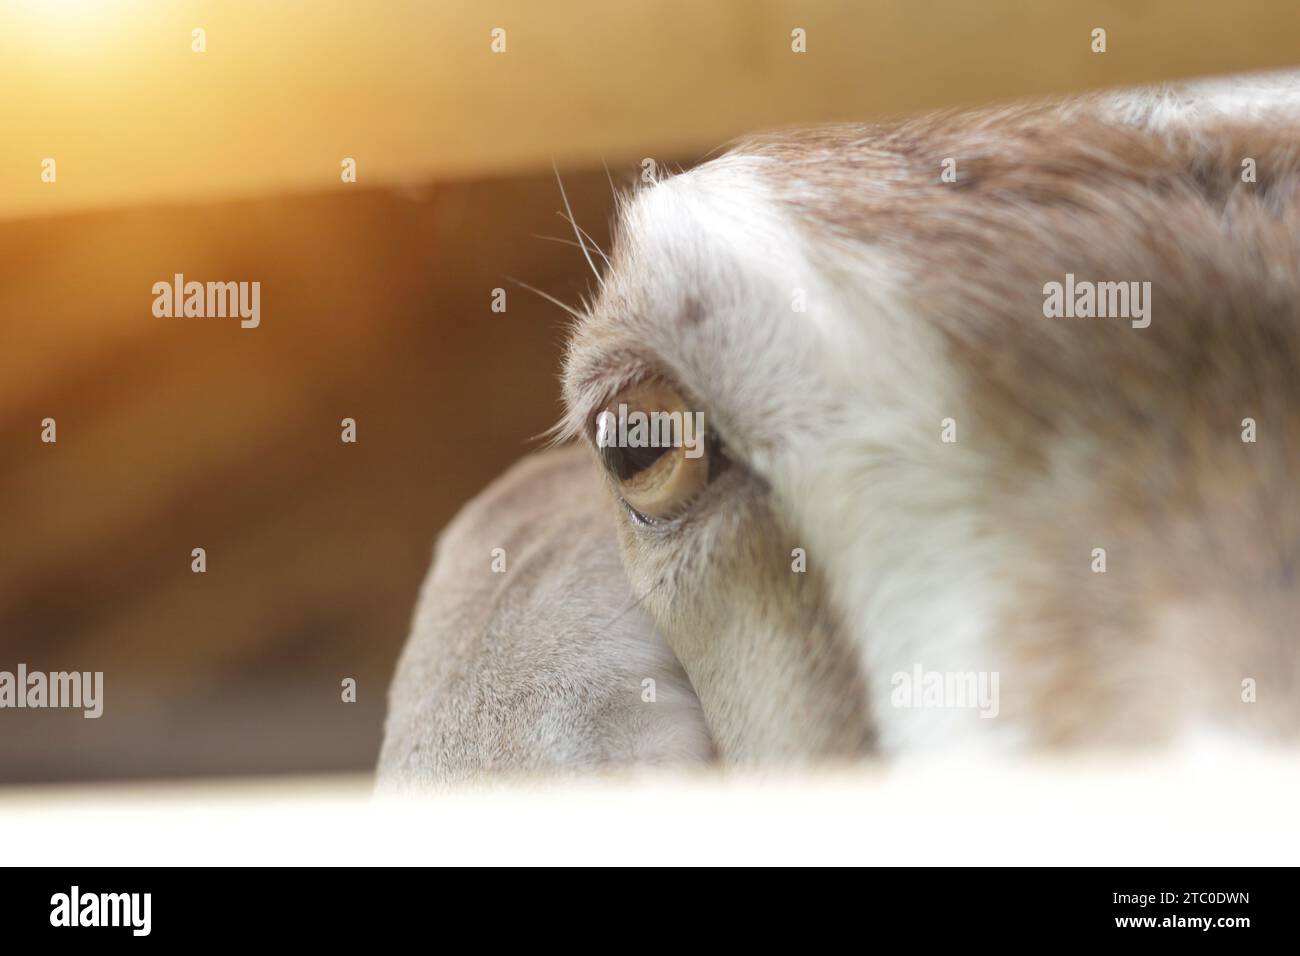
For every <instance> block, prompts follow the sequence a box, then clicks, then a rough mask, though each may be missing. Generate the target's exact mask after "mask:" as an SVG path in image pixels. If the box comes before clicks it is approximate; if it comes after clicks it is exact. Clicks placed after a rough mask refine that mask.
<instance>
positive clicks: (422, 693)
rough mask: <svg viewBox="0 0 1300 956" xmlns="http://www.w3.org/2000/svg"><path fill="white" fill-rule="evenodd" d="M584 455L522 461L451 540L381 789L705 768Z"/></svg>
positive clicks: (427, 588)
mask: <svg viewBox="0 0 1300 956" xmlns="http://www.w3.org/2000/svg"><path fill="white" fill-rule="evenodd" d="M614 507H615V505H614V502H613V501H612V500H611V499H610V496H609V493H608V491H607V490H606V489H605V487H604V479H603V476H602V475H601V474H600V473H599V468H598V465H597V464H596V462H595V461H593V460H592V458H591V456H590V454H589V453H588V452H587V451H586V449H583V448H576V447H571V448H561V449H555V450H552V451H547V452H543V453H541V454H538V455H534V456H532V457H530V458H528V459H525V460H524V461H522V462H520V463H519V464H517V465H515V466H514V467H513V468H512V469H511V470H510V471H508V472H507V473H506V474H505V475H504V476H502V477H501V478H499V479H497V481H496V482H494V483H493V484H492V485H491V486H489V487H488V488H487V489H486V490H485V491H483V492H482V493H481V494H480V495H479V496H478V497H477V498H475V499H474V500H473V501H471V502H470V503H469V504H467V505H466V506H465V507H464V508H463V509H462V510H461V512H460V514H458V515H457V516H456V518H455V519H454V520H453V521H452V523H451V524H450V525H449V526H448V527H447V528H446V530H445V531H444V532H443V534H442V536H441V538H440V540H439V543H438V549H437V554H436V557H435V561H434V565H433V568H432V570H431V571H430V572H429V575H428V577H427V578H426V580H425V583H424V588H423V592H422V594H421V596H420V602H419V606H418V608H417V611H416V616H415V622H414V625H413V626H412V629H411V634H410V636H409V638H408V639H407V643H406V648H405V650H404V651H403V652H402V657H401V660H400V661H399V663H398V667H397V674H396V676H395V677H394V679H393V684H392V687H391V689H390V692H389V713H388V721H387V725H386V727H385V733H384V744H383V749H382V752H381V754H380V760H379V784H380V787H381V788H382V789H386V790H392V789H404V788H407V787H410V786H416V787H418V786H420V785H429V784H444V783H453V782H467V781H473V780H475V779H477V778H478V777H480V776H481V775H482V774H485V773H488V772H492V771H515V772H546V771H552V772H554V771H564V770H577V769H584V770H589V769H592V768H595V767H600V766H617V765H620V764H630V763H633V762H636V763H671V762H683V763H696V762H700V761H703V760H707V759H709V758H710V757H711V756H712V752H713V745H712V743H711V741H710V739H709V735H708V731H707V730H706V728H705V725H704V718H703V715H702V713H701V711H700V705H699V701H698V700H697V698H696V696H695V693H694V691H693V690H692V689H691V686H690V682H689V681H688V680H687V678H686V675H685V673H684V672H683V671H682V668H681V666H680V664H678V662H677V659H676V658H675V657H674V656H673V654H672V651H670V650H669V649H668V645H667V644H666V643H665V642H664V640H663V638H662V637H661V636H660V634H659V633H658V631H657V630H656V629H655V627H654V625H653V624H652V623H651V621H650V619H649V617H647V616H646V614H645V613H644V611H643V610H642V609H641V608H640V607H639V606H638V605H637V602H636V601H635V599H634V598H633V597H632V593H631V589H630V588H629V586H628V583H627V577H626V575H625V573H624V571H623V563H622V559H621V557H620V555H619V550H618V541H617V532H616V526H615V513H614V510H613V509H614Z"/></svg>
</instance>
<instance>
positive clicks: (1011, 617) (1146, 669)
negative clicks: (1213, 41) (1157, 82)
mask: <svg viewBox="0 0 1300 956" xmlns="http://www.w3.org/2000/svg"><path fill="white" fill-rule="evenodd" d="M1246 158H1250V159H1253V160H1254V163H1255V168H1256V171H1257V181H1256V182H1254V183H1248V182H1243V181H1242V177H1241V173H1242V161H1243V160H1244V159H1246ZM945 159H953V160H955V162H956V167H955V168H956V171H957V180H956V182H951V183H949V182H944V181H942V179H941V175H940V174H941V172H942V169H943V163H944V160H945ZM1066 273H1073V274H1074V275H1076V276H1078V277H1080V278H1083V279H1092V280H1097V281H1104V280H1135V281H1149V282H1151V284H1152V289H1153V320H1152V324H1151V326H1150V327H1149V328H1146V329H1135V328H1132V327H1131V326H1130V324H1129V323H1128V322H1127V321H1124V320H1122V319H1121V320H1117V319H1056V318H1047V317H1045V316H1044V314H1043V311H1042V306H1043V288H1044V284H1045V283H1047V282H1051V281H1060V280H1061V279H1062V278H1063V277H1064V275H1065V274H1066ZM801 300H802V301H805V302H806V303H807V307H806V310H805V311H799V310H797V309H796V308H794V307H793V303H794V302H796V301H801ZM646 377H655V378H659V379H663V380H665V381H667V382H670V383H672V384H673V385H674V386H675V387H676V388H678V390H679V391H680V392H681V393H682V394H683V395H684V396H686V398H687V400H688V402H689V403H691V405H692V407H693V408H696V409H700V410H702V411H703V412H704V414H705V420H706V423H707V424H708V425H709V427H710V428H711V429H712V430H713V431H715V432H716V433H717V435H718V436H720V439H721V442H722V445H723V446H724V447H725V454H726V455H727V457H728V458H729V459H730V460H731V461H732V463H733V467H731V468H729V469H726V470H725V471H723V472H722V474H721V477H720V478H719V479H718V480H717V481H715V482H714V483H713V484H711V485H710V486H709V487H708V488H707V489H706V490H705V491H704V493H703V494H702V495H701V496H700V498H699V500H697V501H696V502H695V503H694V504H693V505H692V507H691V508H690V510H689V511H688V513H687V514H686V515H684V516H683V517H682V518H681V519H680V520H678V521H676V522H673V523H671V524H669V525H667V526H651V527H647V526H644V525H640V524H638V523H636V522H634V521H632V520H631V519H630V517H629V516H628V514H627V512H626V511H625V510H624V511H622V512H618V513H617V514H618V518H617V519H616V520H617V525H618V535H619V540H620V542H621V549H622V555H623V562H624V566H625V568H626V573H627V580H628V581H629V582H630V587H631V590H632V592H633V593H634V594H636V595H638V596H641V597H643V602H642V604H643V606H644V607H645V609H646V610H647V612H648V614H649V617H650V619H651V620H653V621H654V623H655V624H656V625H657V626H658V628H659V630H660V631H661V632H662V634H663V636H664V638H665V639H666V640H667V643H668V645H669V646H671V648H672V649H673V651H674V652H675V654H676V656H677V657H678V659H679V660H680V661H681V663H682V665H683V666H684V668H685V671H686V673H687V674H688V675H689V677H690V680H691V682H692V684H693V686H694V689H695V691H696V692H697V693H698V696H699V700H700V703H701V705H702V707H703V712H704V715H705V717H706V719H707V722H708V727H709V730H710V732H711V734H712V737H713V740H714V741H715V743H716V746H717V747H718V749H719V751H720V752H721V754H722V755H723V756H724V757H725V758H727V759H729V760H732V761H748V760H756V759H770V758H781V759H785V760H789V759H796V760H802V759H811V758H815V757H826V756H839V757H854V756H858V755H861V754H863V753H867V752H871V751H874V750H878V751H881V752H884V753H889V754H903V753H912V752H917V751H924V750H929V749H935V748H942V749H951V748H961V749H963V750H971V749H972V748H978V749H981V750H987V749H992V750H1001V751H1007V750H1012V749H1023V748H1026V747H1029V748H1036V747H1047V746H1061V745H1093V744H1119V745H1132V744H1148V743H1165V742H1170V741H1173V740H1175V739H1177V738H1178V737H1179V736H1181V735H1184V734H1186V733H1189V732H1195V731H1199V730H1201V729H1203V728H1207V727H1208V728H1213V729H1216V730H1218V731H1227V732H1231V733H1236V734H1242V735H1245V736H1248V737H1250V738H1252V739H1266V740H1294V739H1295V738H1296V736H1297V734H1300V640H1297V635H1296V626H1295V621H1297V620H1300V589H1298V588H1297V575H1298V573H1300V571H1298V569H1300V491H1297V482H1296V481H1295V478H1294V475H1293V473H1292V469H1293V467H1294V465H1295V463H1296V462H1297V461H1300V86H1298V85H1297V81H1296V78H1295V76H1292V75H1287V76H1277V77H1265V78H1247V79H1242V80H1234V81H1227V82H1225V81H1218V82H1216V83H1210V84H1204V85H1201V86H1193V87H1188V88H1179V89H1168V90H1159V91H1154V92H1152V91H1147V92H1139V93H1123V94H1107V95H1102V96H1089V97H1082V98H1077V99H1073V100H1069V101H1067V102H1064V103H1043V104H1030V105H1026V106H1017V107H1004V108H997V109H992V110H985V111H980V112H974V113H969V114H951V115H943V116H935V117H926V118H922V119H916V120H909V121H904V122H899V123H890V124H881V125H875V126H842V127H833V128H829V129H821V130H814V131H803V132H798V133H790V134H782V135H779V136H768V137H761V138H757V139H753V140H750V141H747V142H744V143H742V144H740V145H739V146H737V147H736V148H735V149H734V150H732V151H731V152H730V153H728V154H727V155H725V156H723V157H722V158H720V159H717V160H714V161H711V162H708V163H705V164H703V165H701V166H699V167H697V168H695V169H693V170H691V171H689V172H687V173H684V174H682V175H679V176H677V177H674V178H671V179H668V180H666V181H663V182H660V183H658V184H655V185H653V186H650V187H648V188H645V189H643V190H641V191H639V192H637V193H636V194H634V195H633V196H632V197H631V198H629V199H627V200H626V201H625V202H624V204H623V207H622V209H621V214H620V224H619V230H618V240H617V242H616V245H615V249H614V251H613V255H612V265H611V268H610V269H609V271H608V273H607V274H606V275H605V277H604V282H603V285H602V288H601V290H600V293H599V296H598V297H597V299H596V301H595V303H594V305H593V307H592V309H591V310H590V312H589V313H588V314H587V315H585V316H584V317H583V319H582V320H581V321H580V323H579V325H578V328H577V330H576V333H575V335H574V336H573V339H572V342H571V344H570V349H569V354H568V358H567V361H566V365H565V373H564V382H565V395H566V400H567V404H568V408H569V415H568V418H567V419H566V426H565V431H566V434H569V435H574V436H584V440H586V441H588V442H589V441H590V433H591V428H590V425H591V422H592V420H593V416H594V415H595V413H596V411H598V410H599V409H600V408H601V407H602V406H603V404H604V403H605V402H608V401H610V400H611V399H612V398H613V397H615V396H616V395H617V393H618V392H619V391H620V390H621V389H622V388H625V387H627V386H629V385H632V384H635V383H636V382H638V381H640V380H641V379H643V378H646ZM1248 417H1249V418H1253V419H1255V420H1256V422H1257V423H1258V429H1259V438H1258V441H1257V442H1256V443H1253V444H1251V443H1243V442H1242V441H1241V437H1240V433H1241V428H1242V425H1241V422H1242V419H1244V418H1248ZM945 419H951V420H952V421H953V422H954V423H955V426H956V429H957V440H956V441H955V442H944V441H942V440H941V438H940V435H941V428H942V423H943V422H944V420H945ZM590 467H591V468H592V469H593V470H594V469H595V468H596V467H597V464H596V458H595V456H593V457H592V460H591V463H590ZM607 484H611V487H612V483H611V482H607ZM567 547H568V545H567V544H562V543H557V544H556V548H557V553H564V550H563V549H565V548H567ZM794 548H802V549H803V550H804V551H805V552H806V555H807V572H806V573H797V572H795V571H794V570H792V567H791V552H792V550H793V549H794ZM1094 548H1104V549H1106V553H1107V570H1106V573H1104V574H1098V573H1094V571H1093V569H1092V566H1091V565H1092V561H1093V557H1092V555H1093V549H1094ZM435 573H436V569H435ZM567 599H568V597H567V594H566V592H565V591H564V590H563V589H561V588H558V587H557V588H553V589H552V592H551V600H554V601H557V602H560V603H563V602H564V601H566V600H567ZM426 600H427V598H426ZM537 637H538V639H539V640H545V639H548V637H549V635H548V634H547V633H546V632H545V629H544V628H539V629H538V632H537ZM420 639H421V638H420V635H419V632H418V630H417V633H416V634H415V635H413V637H412V642H413V643H416V642H417V641H419V640H420ZM471 639H472V638H471ZM408 653H409V652H408ZM467 653H469V654H470V655H471V656H472V655H473V654H474V653H476V652H475V651H474V650H473V649H469V650H467ZM918 665H919V666H922V667H924V668H925V669H927V670H931V671H980V672H997V673H998V674H999V675H1000V677H1001V693H1002V703H1001V708H1000V713H999V716H998V717H997V718H996V719H992V720H985V719H982V718H980V717H979V715H978V714H977V713H975V712H974V711H970V710H966V711H963V710H959V709H948V708H921V709H906V708H899V707H895V706H893V705H892V703H891V693H890V692H891V681H892V675H894V674H896V673H898V672H909V671H911V670H912V668H913V667H915V666H918ZM402 679H403V680H405V679H406V676H405V675H402ZM1248 680H1249V681H1255V682H1256V683H1257V685H1258V700H1257V701H1256V702H1255V703H1249V704H1248V703H1244V702H1243V700H1242V688H1243V681H1248ZM405 686H406V688H407V691H405V692H404V693H414V692H415V690H416V688H415V685H414V684H412V683H411V682H410V681H409V680H407V682H406V684H405ZM402 700H403V693H396V694H395V702H397V703H401V702H402Z"/></svg>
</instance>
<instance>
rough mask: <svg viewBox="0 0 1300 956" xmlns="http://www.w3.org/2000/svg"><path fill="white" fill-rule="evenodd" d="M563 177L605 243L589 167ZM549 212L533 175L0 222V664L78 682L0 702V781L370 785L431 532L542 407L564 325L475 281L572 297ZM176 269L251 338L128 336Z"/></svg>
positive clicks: (522, 448)
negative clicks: (237, 777)
mask: <svg viewBox="0 0 1300 956" xmlns="http://www.w3.org/2000/svg"><path fill="white" fill-rule="evenodd" d="M628 175H629V176H630V172H629V173H628ZM565 185H566V186H567V188H568V190H569V195H570V199H571V200H572V201H573V202H574V204H575V212H576V213H577V215H578V217H579V221H580V222H582V223H583V224H584V226H585V227H586V228H587V229H588V230H590V231H591V232H592V233H593V234H594V235H595V236H596V237H597V238H598V239H599V241H600V242H601V243H602V244H604V243H605V242H606V241H607V235H606V229H605V225H606V217H607V213H608V212H609V210H610V207H611V192H610V186H609V183H608V181H607V180H606V177H605V173H604V172H603V171H601V170H597V171H596V172H594V173H587V174H566V175H565ZM560 208H561V202H560V198H559V193H558V189H557V186H556V182H555V179H554V177H553V176H551V175H549V174H548V175H546V176H538V177H527V178H515V179H501V180H492V181H484V182H478V183H460V184H456V185H449V186H429V187H427V188H425V189H421V190H408V191H404V192H392V191H378V190H372V191H358V192H349V191H344V190H340V191H336V192H334V193H332V194H330V195H327V196H315V197H303V198H290V199H267V200H259V201H247V202H231V203H223V204H215V205H189V206H177V207H169V208H145V209H135V210H130V211H118V212H97V213H89V214H81V215H75V216H68V217H57V218H51V219H41V220H30V221H25V222H19V223H10V224H8V225H6V226H4V227H3V228H2V229H0V315H3V317H4V319H3V325H2V326H0V328H2V329H3V334H2V336H0V542H2V543H3V546H2V548H0V670H9V671H13V670H14V668H15V666H16V664H17V662H19V661H23V662H26V663H27V665H28V667H29V668H30V669H32V670H44V671H52V670H64V669H75V670H91V671H94V670H102V671H104V672H105V683H106V688H105V698H106V702H105V712H104V716H103V717H101V718H99V719H98V720H86V719H84V718H83V717H82V716H81V713H80V712H79V711H53V710H46V711H32V710H21V711H20V710H5V711H0V782H6V781H7V782H13V781H30V780H61V779H74V778H76V779H96V778H105V777H117V776H131V777H135V776H160V775H175V774H195V773H236V772H241V773H243V772H271V771H277V772H290V771H297V770H304V771H305V770H335V769H362V768H368V767H370V766H372V765H373V761H374V758H375V754H376V752H377V748H378V742H379V731H380V724H381V720H382V717H383V712H384V702H385V691H386V685H387V682H388V679H389V677H390V675H391V672H392V667H393V663H394V661H395V659H396V655H397V652H398V649H399V647H400V645H401V642H402V640H403V638H404V636H405V633H406V628H407V625H408V623H409V620H410V616H411V612H412V609H413V607H414V601H415V596H416V591H417V587H418V585H419V582H420V579H421V577H422V575H423V574H424V572H425V570H426V569H427V567H428V564H429V559H430V556H431V553H432V552H431V548H432V545H433V541H434V537H435V535H436V533H437V531H438V530H439V529H440V528H441V527H442V526H443V525H444V524H445V523H446V522H447V520H448V519H449V518H450V517H451V516H452V514H454V512H455V510H456V509H457V508H458V507H459V506H460V505H461V504H462V503H463V502H465V501H466V500H467V499H469V498H470V497H471V496H472V495H473V494H474V493H475V492H477V491H478V490H479V489H480V488H482V487H483V486H484V485H485V484H486V483H487V482H488V481H489V480H491V478H493V477H494V476H495V475H496V474H498V473H499V472H500V471H501V470H502V469H503V468H504V467H506V466H507V465H508V464H509V463H510V462H512V461H514V460H515V459H517V458H519V457H520V456H522V455H524V454H525V453H527V452H528V451H529V450H530V449H531V448H533V447H535V445H536V443H535V442H532V441H531V438H532V437H533V436H535V435H537V434H538V433H540V432H541V431H543V430H544V429H546V428H547V427H548V426H550V425H551V424H552V423H553V422H554V421H555V420H556V418H557V417H558V412H559V406H558V404H557V402H556V398H557V394H558V388H557V378H556V376H557V372H558V361H559V348H560V343H561V338H562V323H563V321H564V320H566V319H567V317H566V316H565V315H564V314H563V313H562V312H561V311H560V310H559V309H557V308H556V307H555V306H553V305H550V304H548V303H546V302H544V301H542V300H541V299H539V298H538V297H536V296H535V295H533V294H532V293H531V292H528V291H525V290H523V289H519V288H516V287H514V286H511V285H509V283H507V282H506V280H505V278H504V276H506V275H512V276H516V277H518V278H520V279H522V280H524V281H526V282H528V283H530V284H534V285H537V286H539V287H541V288H544V289H546V290H547V291H549V292H551V293H553V294H556V295H558V296H561V297H563V298H565V299H566V300H570V301H572V300H573V299H575V298H576V296H577V294H578V292H580V291H582V290H583V289H585V285H586V282H587V278H586V277H585V276H584V272H585V270H586V269H587V266H586V264H585V263H584V262H583V260H582V258H581V255H580V253H579V252H578V250H577V249H575V248H572V247H570V246H566V245H562V244H559V243H555V242H547V241H544V240H541V239H536V238H533V234H541V235H551V236H559V237H565V236H569V237H571V235H572V233H571V232H570V231H569V226H568V224H567V223H565V222H564V221H562V220H561V219H560V218H559V217H558V216H557V215H556V212H557V210H559V209H560ZM174 272H182V273H184V274H185V275H186V276H187V277H188V278H193V279H198V280H200V281H204V280H208V279H212V280H218V279H221V280H226V279H247V280H250V281H251V280H260V281H261V282H262V322H261V326H260V327H259V328H256V329H241V328H240V327H239V324H238V322H237V321H236V320H233V319H220V318H217V319H198V318H175V319H159V318H155V317H153V315H152V314H151V311H150V307H151V304H152V301H153V297H152V293H151V292H150V287H151V286H152V284H153V283H154V282H156V281H159V280H164V279H169V278H170V276H171V275H172V274H173V273H174ZM497 287H505V288H506V289H507V293H506V294H507V311H506V312H505V313H504V314H501V313H493V312H492V311H491V309H490V304H491V295H492V289H493V288H497ZM47 416H48V417H52V418H54V419H56V420H57V423H58V442H57V444H55V445H46V444H42V443H41V441H40V431H41V427H40V422H41V420H42V419H43V418H45V417H47ZM344 417H352V418H355V419H356V420H357V423H358V441H357V443H356V444H355V445H350V444H343V443H342V442H341V441H340V431H341V429H340V424H339V423H340V420H341V419H342V418H344ZM195 547H203V548H206V549H207V556H208V571H207V573H206V574H195V573H192V572H191V570H190V561H191V558H190V551H191V549H192V548H195ZM489 560H490V556H489V555H486V554H485V555H484V562H485V564H484V567H485V568H487V566H488V564H487V562H488V561H489ZM344 677H353V678H355V679H356V680H357V682H358V700H357V702H356V703H355V704H345V703H343V702H342V701H341V699H340V694H341V690H340V682H341V681H342V679H343V678H344Z"/></svg>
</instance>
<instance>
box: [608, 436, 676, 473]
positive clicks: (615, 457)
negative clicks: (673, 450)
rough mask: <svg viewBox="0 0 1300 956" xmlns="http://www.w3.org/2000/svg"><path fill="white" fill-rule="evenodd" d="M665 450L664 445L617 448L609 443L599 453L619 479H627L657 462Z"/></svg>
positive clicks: (666, 449)
mask: <svg viewBox="0 0 1300 956" xmlns="http://www.w3.org/2000/svg"><path fill="white" fill-rule="evenodd" d="M666 451H668V448H667V447H666V446H660V447H657V448H655V447H648V446H647V447H644V448H642V447H637V448H619V447H617V446H613V445H611V446H607V447H605V448H602V449H601V454H602V456H603V457H604V459H605V467H606V468H608V469H609V470H610V472H611V473H612V474H613V475H614V476H615V477H616V478H618V480H619V481H627V480H628V479H629V478H631V477H632V476H634V475H637V474H639V473H641V472H643V471H645V470H646V469H647V468H649V467H650V466H651V465H653V464H654V463H655V462H657V461H658V460H659V459H660V457H662V456H663V454H664V452H666Z"/></svg>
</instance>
